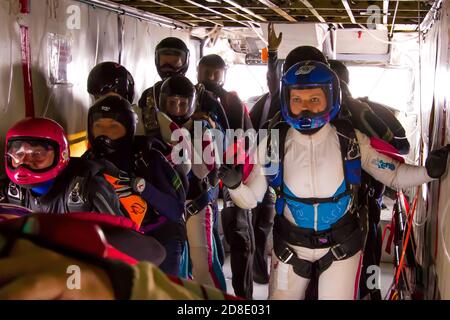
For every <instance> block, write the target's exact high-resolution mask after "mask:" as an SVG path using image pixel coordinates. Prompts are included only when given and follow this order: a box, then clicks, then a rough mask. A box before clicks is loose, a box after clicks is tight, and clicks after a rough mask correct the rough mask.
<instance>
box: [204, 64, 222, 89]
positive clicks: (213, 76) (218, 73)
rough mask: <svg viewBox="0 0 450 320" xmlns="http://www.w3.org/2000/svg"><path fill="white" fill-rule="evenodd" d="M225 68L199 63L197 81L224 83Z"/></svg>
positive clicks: (220, 84)
mask: <svg viewBox="0 0 450 320" xmlns="http://www.w3.org/2000/svg"><path fill="white" fill-rule="evenodd" d="M225 75H226V69H225V68H215V67H211V66H203V65H200V66H199V68H198V82H201V83H208V82H209V83H214V84H217V85H219V86H223V85H224V83H225Z"/></svg>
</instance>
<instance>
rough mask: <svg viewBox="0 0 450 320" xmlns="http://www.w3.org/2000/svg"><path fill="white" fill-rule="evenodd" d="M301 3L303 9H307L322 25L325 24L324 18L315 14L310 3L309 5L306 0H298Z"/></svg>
mask: <svg viewBox="0 0 450 320" xmlns="http://www.w3.org/2000/svg"><path fill="white" fill-rule="evenodd" d="M300 2H301V3H303V5H304V6H305V7H307V8H308V9H309V11H311V13H312V14H313V15H314V16H315V17H316V18H317V19H318V20H319V21H320V22H322V23H327V22H326V21H325V19H324V18H322V16H321V15H320V14H319V13H318V12H317V10H316V9H314V7H313V6H312V5H311V3H309V1H308V0H300Z"/></svg>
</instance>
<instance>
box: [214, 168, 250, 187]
mask: <svg viewBox="0 0 450 320" xmlns="http://www.w3.org/2000/svg"><path fill="white" fill-rule="evenodd" d="M243 167H244V166H243V165H242V164H239V165H227V164H224V165H222V166H221V167H220V169H219V178H220V179H221V180H222V182H223V184H224V185H225V186H226V187H228V189H236V188H237V187H239V185H240V184H241V182H242V169H243Z"/></svg>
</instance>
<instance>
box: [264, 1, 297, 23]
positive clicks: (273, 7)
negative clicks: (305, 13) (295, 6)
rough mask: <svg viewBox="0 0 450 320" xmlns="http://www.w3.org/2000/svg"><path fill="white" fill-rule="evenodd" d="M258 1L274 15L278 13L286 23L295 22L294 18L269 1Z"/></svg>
mask: <svg viewBox="0 0 450 320" xmlns="http://www.w3.org/2000/svg"><path fill="white" fill-rule="evenodd" d="M258 1H259V2H261V3H262V4H263V5H265V6H267V7H268V8H270V9H272V10H273V11H275V12H276V13H278V14H279V15H280V16H282V17H283V18H285V19H286V20H287V21H290V22H297V20H295V18H294V17H292V16H290V15H289V14H288V13H287V12H286V11H284V10H282V9H281V8H280V7H279V6H277V5H276V4H274V3H273V2H271V1H269V0H258Z"/></svg>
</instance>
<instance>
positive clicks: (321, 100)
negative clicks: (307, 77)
mask: <svg viewBox="0 0 450 320" xmlns="http://www.w3.org/2000/svg"><path fill="white" fill-rule="evenodd" d="M327 104H328V102H327V97H326V95H325V92H324V91H323V89H322V88H312V89H291V90H290V99H289V106H290V111H291V113H292V115H294V116H299V115H300V114H301V113H302V112H311V113H320V112H323V111H324V110H325V109H326V108H327Z"/></svg>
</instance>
